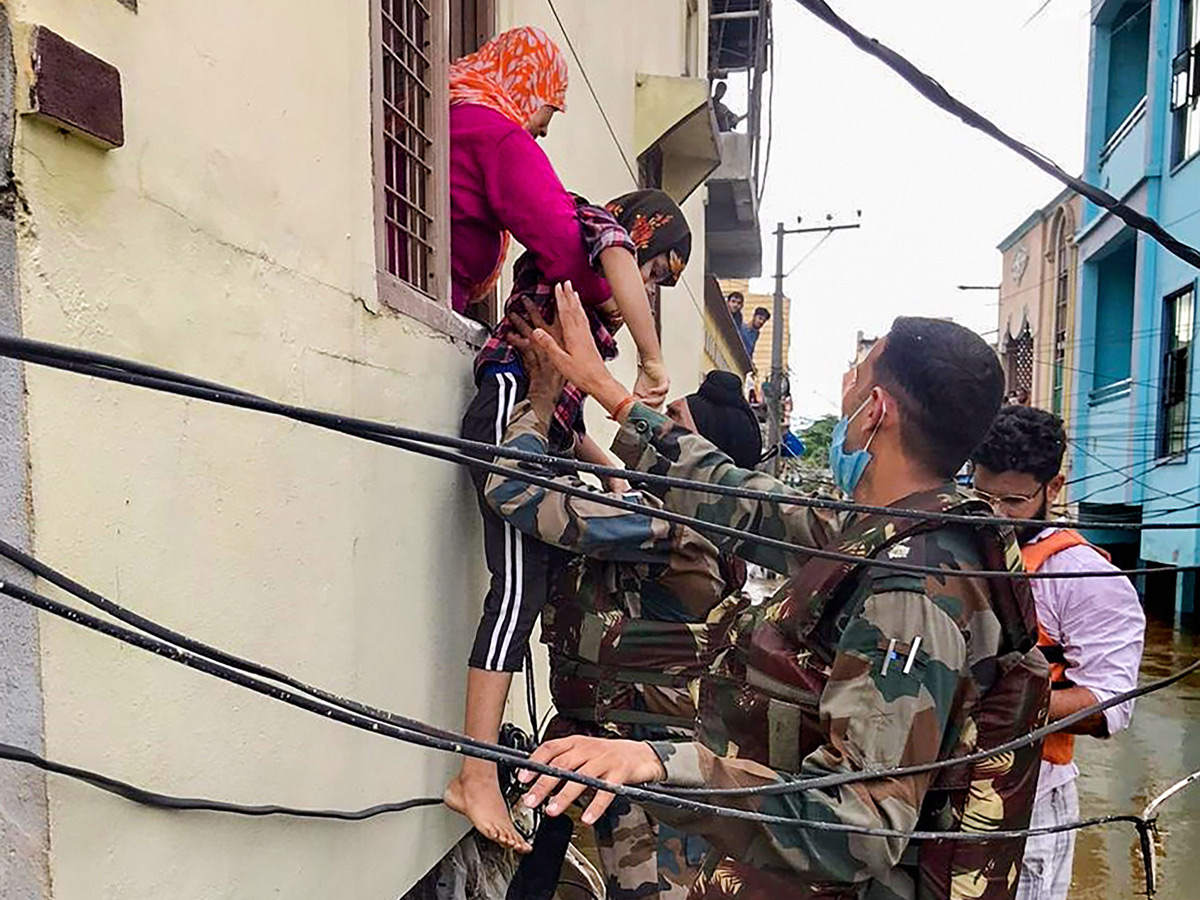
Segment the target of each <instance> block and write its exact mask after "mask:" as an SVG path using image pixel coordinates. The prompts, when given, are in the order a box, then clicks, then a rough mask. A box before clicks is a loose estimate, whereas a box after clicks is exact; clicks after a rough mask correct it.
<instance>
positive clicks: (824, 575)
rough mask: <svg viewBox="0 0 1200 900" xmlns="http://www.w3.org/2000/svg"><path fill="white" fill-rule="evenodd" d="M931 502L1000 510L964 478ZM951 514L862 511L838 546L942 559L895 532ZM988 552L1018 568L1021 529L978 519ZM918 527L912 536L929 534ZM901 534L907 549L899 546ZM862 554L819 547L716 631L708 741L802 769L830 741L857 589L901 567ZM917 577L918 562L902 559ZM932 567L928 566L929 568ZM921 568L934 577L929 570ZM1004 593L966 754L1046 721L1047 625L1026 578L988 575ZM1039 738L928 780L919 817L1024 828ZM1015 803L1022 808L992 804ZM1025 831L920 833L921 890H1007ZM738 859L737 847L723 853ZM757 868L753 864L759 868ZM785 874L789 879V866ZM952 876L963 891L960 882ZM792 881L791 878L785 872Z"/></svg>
mask: <svg viewBox="0 0 1200 900" xmlns="http://www.w3.org/2000/svg"><path fill="white" fill-rule="evenodd" d="M920 499H921V501H922V505H921V507H920V508H922V509H925V508H928V509H930V510H931V511H936V512H948V513H955V514H977V515H991V509H990V507H988V505H987V504H986V503H983V502H982V501H980V500H975V499H968V498H967V497H965V496H964V495H962V494H959V493H957V492H951V491H947V492H941V493H939V494H937V495H934V496H932V497H930V496H928V495H926V496H924V497H922V498H920ZM947 527H949V528H965V527H967V526H963V525H958V526H946V525H942V524H939V523H937V522H931V521H928V520H921V519H913V518H901V517H896V516H886V515H863V516H859V517H856V519H855V520H854V521H852V522H851V524H850V526H849V528H848V529H847V530H846V531H845V532H844V533H843V534H842V536H841V539H840V542H839V543H838V544H837V545H836V546H832V547H830V548H828V549H832V550H837V551H839V552H841V553H847V554H853V555H855V556H859V557H863V558H871V557H881V556H882V557H885V558H894V559H896V560H897V561H899V562H908V563H917V562H923V563H924V564H926V565H928V564H932V563H931V561H928V560H923V559H922V558H920V557H919V556H910V555H908V551H909V547H908V546H906V547H905V549H904V551H903V552H902V551H901V550H900V549H899V548H898V547H897V545H898V544H900V543H901V542H903V541H906V540H908V539H910V538H914V537H917V536H919V535H922V534H925V533H927V532H930V531H934V530H938V529H941V528H947ZM973 531H974V532H975V537H976V542H977V545H978V547H979V549H980V551H981V553H980V556H981V558H982V560H983V566H984V568H986V569H990V570H1000V571H1016V570H1019V568H1020V564H1021V561H1020V554H1019V553H1018V552H1017V547H1016V544H1015V542H1013V541H1012V539H1011V536H1010V535H1009V534H1007V533H1006V532H1005V531H1001V530H1000V529H999V528H996V527H993V526H987V525H981V526H977V527H974V528H973ZM921 544H922V542H921V541H913V542H912V544H911V545H910V546H916V547H919V546H921ZM893 548H896V552H895V553H889V552H888V551H890V550H892V549H893ZM871 573H872V570H871V569H870V567H865V566H863V565H862V564H861V563H851V562H842V561H835V560H828V559H816V558H814V559H811V560H809V561H808V562H807V563H806V564H805V565H804V567H803V568H802V569H801V570H800V572H799V573H798V575H797V577H796V578H795V579H794V580H793V586H792V590H791V592H790V595H789V596H788V597H787V598H786V599H785V600H783V601H781V602H779V603H775V604H771V605H769V606H766V607H760V608H757V609H744V610H743V611H741V614H740V615H737V616H734V617H731V618H730V619H729V620H728V621H726V622H725V623H723V627H722V628H718V629H714V631H713V632H712V634H711V642H712V647H711V648H710V652H712V653H713V655H714V658H715V659H716V660H717V664H716V666H715V677H712V678H705V679H704V680H703V681H702V684H701V692H700V705H701V714H700V727H701V729H702V737H703V739H704V741H705V743H706V744H707V745H708V746H709V747H711V748H713V749H714V750H715V751H716V752H718V753H720V752H726V753H730V754H732V755H736V756H738V757H743V758H749V759H753V760H755V761H757V762H760V763H763V764H765V765H769V766H770V767H771V768H773V769H777V770H780V771H783V772H787V773H791V774H795V773H797V772H799V770H800V766H801V763H802V761H803V760H804V758H805V757H806V756H807V755H808V754H809V753H811V752H813V751H814V750H816V749H817V748H818V747H820V746H821V745H822V744H823V743H824V735H823V731H822V728H821V722H820V715H819V710H818V702H819V699H820V695H821V693H822V691H823V690H824V688H825V683H826V681H827V679H828V676H829V669H830V666H831V665H832V663H833V659H834V655H835V649H836V646H837V643H838V640H839V638H840V636H841V634H842V632H843V631H844V629H845V627H846V624H847V622H848V620H849V619H850V617H851V616H852V615H853V614H854V613H855V612H856V610H855V609H854V608H852V601H853V600H855V598H856V597H857V596H858V595H859V594H860V588H861V587H862V579H863V578H864V577H868V576H869V577H873V578H874V580H875V584H876V586H877V588H878V589H886V588H887V580H888V578H889V577H890V576H889V573H887V572H886V571H882V570H879V569H876V570H874V574H873V575H872V574H871ZM896 577H898V578H901V579H904V580H906V581H911V580H912V576H911V575H906V574H904V573H898V574H897V576H896ZM919 577H921V576H919ZM921 578H922V582H924V578H923V577H921ZM989 587H990V590H991V598H992V605H993V609H994V611H995V614H996V616H997V618H998V619H999V620H1000V623H1001V627H1002V632H1003V636H1002V639H1001V647H1002V648H1007V651H1002V654H1001V655H1000V656H998V657H996V658H995V660H994V663H995V664H994V666H990V667H988V671H987V672H982V673H979V672H977V673H976V677H977V680H979V681H982V682H983V683H981V684H980V698H979V701H978V704H977V707H976V710H975V714H974V717H973V722H974V725H975V728H974V729H970V728H968V729H966V731H967V732H968V733H966V734H963V735H960V736H959V740H958V745H957V746H956V747H955V748H953V750H952V751H951V752H949V753H947V754H946V755H947V757H951V756H963V755H966V754H968V753H971V752H973V751H975V750H978V749H980V748H984V747H990V746H996V745H997V744H1001V743H1004V742H1006V741H1008V740H1011V739H1013V738H1017V737H1021V736H1023V735H1024V734H1025V733H1027V732H1028V731H1030V730H1032V728H1031V726H1030V724H1029V723H1030V722H1031V721H1032V722H1033V723H1034V726H1033V727H1036V726H1038V725H1041V724H1042V723H1043V722H1044V720H1045V712H1046V707H1047V704H1048V696H1049V690H1048V684H1049V680H1048V671H1047V668H1046V663H1045V660H1044V659H1043V657H1042V655H1041V653H1040V652H1039V651H1038V650H1037V648H1036V646H1035V642H1036V634H1037V625H1036V616H1035V612H1034V603H1033V597H1032V594H1031V592H1030V589H1029V583H1028V581H1023V580H1011V579H1007V578H995V579H992V580H991V583H990V585H989ZM1039 752H1040V747H1036V746H1035V747H1032V748H1029V749H1026V750H1023V751H1017V752H1016V753H1015V754H1009V755H1007V756H1005V757H1002V758H1000V759H998V760H988V761H984V762H981V763H977V764H975V765H974V766H969V765H966V766H956V767H952V768H949V769H943V770H940V771H939V772H938V773H937V774H936V775H935V778H934V781H933V784H932V785H931V786H930V788H929V790H928V792H927V794H926V798H925V802H924V805H923V807H922V811H921V814H920V816H919V820H918V826H917V827H918V829H920V830H933V831H959V830H964V831H965V830H972V831H975V830H997V829H1021V828H1025V827H1027V825H1028V822H1029V815H1030V813H1031V811H1032V803H1033V796H1034V793H1035V790H1036V785H1037V774H1038V766H1037V761H1038V754H1039ZM1006 808H1011V809H1013V810H1017V811H1018V812H1017V813H1016V814H1010V815H1005V816H1004V817H1003V818H1002V819H999V820H997V819H996V818H994V816H995V814H996V812H997V811H998V810H999V811H1000V812H1004V811H1005V809H1006ZM1023 852H1024V840H1023V839H1021V840H1015V841H1003V842H988V843H986V844H968V843H963V842H957V841H938V842H920V843H916V842H914V843H912V844H910V845H909V847H908V850H907V852H906V854H905V858H904V861H903V862H902V866H903V867H904V868H906V869H907V870H908V872H909V873H910V875H911V876H912V877H913V879H914V881H915V882H916V885H917V896H918V897H919V898H922V900H932V898H948V897H950V896H952V895H953V896H970V897H973V898H979V900H1009V898H1011V897H1012V896H1013V895H1014V892H1015V890H1016V874H1017V872H1019V869H1020V862H1021V858H1022V854H1023ZM730 863H733V864H734V865H737V864H736V863H734V862H733V861H730V860H725V861H723V862H722V865H727V864H730ZM747 874H748V873H747ZM784 882H786V879H784ZM952 884H953V886H954V891H957V892H958V893H953V894H952ZM781 886H782V884H781ZM856 890H857V888H851V887H849V886H847V887H846V888H845V890H844V891H843V892H841V893H839V890H838V889H837V888H834V887H832V886H831V887H827V888H823V887H816V888H814V894H813V895H814V896H819V897H821V898H825V897H831V898H832V897H841V896H845V897H854V896H857V894H856Z"/></svg>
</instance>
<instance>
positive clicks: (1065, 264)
mask: <svg viewBox="0 0 1200 900" xmlns="http://www.w3.org/2000/svg"><path fill="white" fill-rule="evenodd" d="M1073 230H1074V225H1073V222H1072V220H1071V219H1070V218H1069V217H1068V216H1067V214H1065V213H1062V214H1060V215H1059V218H1058V230H1057V236H1056V239H1055V242H1054V372H1053V385H1052V388H1051V407H1052V409H1053V411H1054V414H1055V415H1062V412H1063V408H1064V407H1065V405H1066V403H1065V400H1064V397H1063V393H1064V390H1065V387H1064V386H1065V384H1066V368H1067V342H1068V330H1069V329H1070V326H1071V322H1070V316H1069V313H1070V309H1069V306H1070V297H1071V269H1072V268H1073V266H1072V253H1071V244H1070V237H1071V233H1072V231H1073Z"/></svg>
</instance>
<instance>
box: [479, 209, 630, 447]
mask: <svg viewBox="0 0 1200 900" xmlns="http://www.w3.org/2000/svg"><path fill="white" fill-rule="evenodd" d="M575 204H576V209H575V213H576V216H577V217H578V219H579V225H580V231H581V232H582V233H583V242H584V246H585V247H586V249H587V254H588V261H589V262H590V263H591V265H592V268H594V269H596V270H597V271H599V268H600V254H601V253H603V252H604V251H605V250H607V249H609V248H610V247H624V248H625V249H626V250H628V251H629V252H630V254H632V255H633V256H634V257H636V256H637V248H636V247H635V246H634V243H633V240H632V239H631V238H630V237H629V233H628V232H627V231H625V229H624V228H622V227H621V225H620V224H619V223H618V222H617V220H616V219H615V218H613V216H612V214H611V213H610V212H608V210H606V209H603V208H602V207H599V206H592V205H591V204H589V203H587V201H585V200H583V198H581V197H576V198H575ZM605 299H607V298H586V299H585V301H584V303H585V305H584V311H585V312H586V313H587V316H588V324H589V325H591V328H592V338H593V339H594V340H595V342H596V347H597V349H598V350H599V351H600V356H601V357H603V358H604V359H605V360H610V359H614V358H615V357H616V355H617V341H616V339H615V338H614V337H613V336H612V332H611V331H610V330H609V327H608V323H607V322H605V321H604V318H603V317H602V316H601V315H600V313H599V312H598V311H597V310H596V309H595V308H594V306H590V305H587V301H588V300H591V301H592V302H593V303H595V302H603V300H605ZM525 300H529V301H531V302H532V303H533V304H534V306H536V307H537V309H538V311H539V312H540V313H541V314H542V316H543V317H544V318H545V319H546V320H547V321H549V322H553V321H554V310H555V301H554V282H552V281H550V280H548V279H547V278H546V276H545V275H543V274H542V271H541V269H539V268H538V265H537V262H536V260H535V257H534V255H533V254H532V253H529V252H526V253H524V254H522V255H521V258H520V259H518V260H517V262H516V264H515V265H514V266H513V290H512V294H511V295H510V296H509V298H508V300H507V302H505V304H504V318H502V319H501V320H500V323H499V324H498V325H497V326H496V327H495V329H493V331H492V334H491V337H489V338H488V340H487V343H485V344H484V345H483V348H482V349H481V350H480V351H479V355H478V356H476V357H475V383H476V384H478V383H479V381H480V379H481V378H482V377H483V376H484V374H485V372H486V370H487V369H488V368H489V367H491V366H505V367H511V366H513V365H516V366H520V365H521V354H520V353H519V352H517V350H516V349H515V348H513V347H512V345H510V344H509V343H508V342H507V341H506V340H505V335H508V334H510V333H511V332H512V331H513V326H512V324H511V323H510V322H509V321H508V316H509V314H510V313H513V312H517V313H519V314H521V315H524V314H525V307H524V305H523V301H525ZM586 398H587V395H586V394H585V393H584V392H583V391H581V390H580V389H579V388H577V387H576V386H575V385H573V384H571V383H570V382H567V383H566V385H564V387H563V391H562V394H561V395H560V396H559V398H558V405H557V406H556V407H555V410H554V422H553V423H552V425H551V429H550V435H549V438H550V443H551V445H552V446H567V447H569V446H571V445H572V444H573V443H574V435H576V434H583V433H584V426H583V401H584V400H585V399H586Z"/></svg>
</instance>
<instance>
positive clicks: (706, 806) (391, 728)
mask: <svg viewBox="0 0 1200 900" xmlns="http://www.w3.org/2000/svg"><path fill="white" fill-rule="evenodd" d="M0 594H3V595H5V596H7V597H9V598H11V599H13V600H16V601H17V602H20V603H23V604H25V605H28V606H32V607H34V608H35V609H39V610H41V611H43V612H46V613H49V614H50V615H54V616H56V617H59V618H62V619H65V620H67V621H69V622H72V623H74V624H76V625H80V626H82V627H85V628H88V629H90V630H93V631H97V632H99V633H101V634H104V635H105V636H107V637H110V638H113V639H116V640H118V641H121V642H123V643H126V644H129V645H131V646H135V647H138V648H139V649H142V650H145V651H148V652H150V653H154V654H156V655H158V656H160V657H163V658H165V659H168V660H171V661H172V662H175V663H177V664H179V665H182V666H185V667H188V668H191V669H195V670H197V671H199V672H202V673H204V674H206V675H210V676H213V677H216V678H219V679H221V680H224V681H228V682H231V683H233V684H235V685H237V686H239V687H242V688H245V689H248V690H251V691H254V692H255V693H258V694H261V695H264V696H266V697H269V698H271V699H273V700H276V701H278V702H281V703H285V704H288V705H291V706H295V707H297V708H300V709H303V710H306V711H307V712H310V713H314V714H316V715H321V716H324V717H326V718H328V719H331V720H333V721H337V722H340V723H342V724H345V725H350V726H352V727H355V728H359V729H362V730H365V731H369V732H372V733H374V734H378V735H380V736H382V737H388V738H392V739H396V740H400V741H403V742H405V743H410V744H416V745H419V746H423V747H427V748H430V749H435V750H443V751H448V752H454V753H459V754H463V755H467V756H473V757H476V758H479V759H487V760H490V761H493V762H512V759H511V756H510V755H509V754H507V753H501V752H499V751H500V750H502V749H504V748H499V747H496V748H495V749H489V748H487V747H482V746H472V745H467V744H461V743H456V742H454V741H447V740H444V739H442V738H439V737H435V736H432V735H430V734H423V733H420V732H416V731H413V730H411V729H406V728H401V727H398V726H395V725H390V724H386V723H383V722H378V721H372V720H370V719H367V718H365V717H362V716H358V715H356V714H354V713H350V712H348V711H346V710H344V709H339V708H336V707H332V706H328V705H326V704H322V703H320V702H319V701H316V700H314V699H312V698H309V697H305V696H303V695H301V694H298V693H296V692H293V691H290V690H287V689H286V688H281V687H278V686H276V685H271V684H269V683H267V682H265V681H262V680H260V679H257V678H254V677H252V676H250V675H247V674H245V673H243V672H240V671H238V670H235V669H232V668H229V667H227V666H221V665H218V664H216V663H214V662H211V661H210V660H207V659H204V658H202V657H200V656H197V655H195V654H192V653H189V652H188V651H186V650H182V649H181V648H179V647H176V646H174V645H172V644H169V643H166V642H164V641H160V640H158V639H156V638H153V637H149V636H147V635H142V634H139V633H137V632H134V631H131V630H129V629H127V628H125V627H123V626H121V625H117V624H114V623H111V622H107V621H105V620H103V619H99V618H97V617H95V616H91V615H89V614H87V613H84V612H82V611H80V610H78V609H75V608H73V607H70V606H67V605H66V604H63V603H60V602H58V601H56V600H53V599H51V598H49V597H46V596H44V595H41V594H38V593H36V592H34V591H30V590H28V589H26V588H23V587H20V586H19V585H15V584H12V583H9V582H0ZM1197 669H1200V660H1197V661H1196V662H1194V663H1193V664H1192V665H1191V666H1189V667H1187V668H1186V669H1183V670H1181V671H1180V672H1178V673H1176V674H1175V675H1173V676H1171V677H1169V678H1167V679H1161V680H1160V681H1159V682H1155V683H1154V684H1153V685H1147V686H1145V687H1143V688H1141V689H1140V692H1139V693H1137V694H1134V692H1127V693H1128V694H1130V695H1131V696H1140V695H1141V694H1144V693H1147V692H1150V691H1152V690H1161V689H1162V688H1164V687H1167V686H1169V685H1170V684H1173V683H1175V682H1176V681H1178V680H1179V679H1181V678H1183V677H1186V676H1187V675H1188V674H1190V673H1191V672H1193V671H1196V670H1197ZM1125 699H1129V698H1128V697H1127V696H1126V695H1120V696H1118V697H1115V698H1111V700H1110V701H1108V703H1109V705H1112V704H1113V703H1114V702H1122V701H1123V700H1125ZM1103 708H1105V705H1104V704H1098V705H1097V706H1096V707H1095V709H1096V710H1100V709H1103ZM1091 711H1092V710H1090V709H1089V710H1082V711H1081V713H1090V712H1091ZM1077 715H1078V714H1077ZM1064 723H1065V724H1064ZM1070 724H1072V722H1070V721H1068V720H1067V719H1063V720H1061V722H1057V723H1054V725H1051V726H1047V727H1046V728H1043V729H1041V730H1040V732H1047V731H1049V733H1053V732H1055V731H1058V730H1061V729H1062V728H1066V727H1069V725H1070ZM1041 736H1042V734H1041V733H1035V735H1034V736H1031V737H1029V738H1027V739H1025V740H1026V741H1027V742H1028V743H1029V744H1031V743H1035V742H1036V741H1037V740H1040V739H1041ZM1012 743H1014V742H1010V744H1006V745H1005V746H1004V747H1002V748H997V749H996V750H995V751H982V758H990V757H991V756H993V755H997V754H1003V753H1005V752H1010V751H1009V750H1008V749H1006V748H1008V747H1010V746H1011V744H1012ZM1026 745H1028V744H1026ZM18 749H19V748H18ZM978 755H979V754H976V755H975V756H978ZM971 758H974V757H963V758H961V759H949V760H941V761H938V762H934V763H930V764H927V765H925V766H917V767H905V768H903V769H896V770H886V771H884V770H878V771H859V772H850V773H845V774H844V775H842V776H831V777H832V778H834V779H835V780H836V782H837V783H838V784H852V783H858V782H862V781H873V780H878V779H880V778H891V777H897V776H895V775H893V772H895V773H906V772H907V771H908V769H919V770H920V771H925V772H927V771H938V770H940V769H944V768H950V767H953V766H957V765H962V764H963V763H964V762H966V761H967V760H968V759H971ZM519 767H520V768H523V769H528V770H530V771H533V772H537V773H539V774H543V775H550V776H553V777H555V778H559V779H562V780H566V781H573V782H576V783H579V784H583V785H585V786H587V787H591V788H594V789H596V790H602V791H607V792H610V793H613V794H615V795H617V796H624V797H627V798H629V799H630V800H633V801H636V802H639V803H651V804H657V805H659V806H666V807H670V808H674V809H680V810H685V811H690V812H698V813H704V814H708V815H717V816H724V817H727V818H732V819H741V820H744V821H750V822H758V823H761V824H770V825H776V826H780V827H787V828H798V829H805V830H814V831H829V832H839V833H844V834H864V835H871V836H879V837H897V838H905V839H908V840H955V841H964V842H971V843H974V842H981V841H992V840H1003V839H1010V838H1015V837H1021V836H1029V835H1033V834H1054V833H1059V832H1063V831H1071V830H1076V829H1078V828H1085V827H1091V826H1092V825H1100V824H1107V823H1111V822H1130V823H1134V824H1136V820H1137V817H1136V816H1116V817H1113V816H1109V817H1104V818H1102V819H1095V820H1087V821H1083V822H1072V823H1064V824H1062V825H1058V826H1051V827H1049V828H1046V829H1026V830H1020V831H1011V832H983V833H980V832H941V831H913V832H907V831H903V830H899V829H888V828H869V827H864V826H856V825H847V824H844V823H837V822H825V821H813V820H804V819H796V818H792V817H788V816H777V815H771V814H766V813H759V812H755V811H751V810H743V809H739V808H737V807H728V806H720V805H716V804H711V803H705V802H701V801H697V800H692V799H690V798H689V797H688V796H687V794H688V793H689V791H688V789H684V788H669V789H668V788H664V787H662V786H657V787H647V788H641V787H633V786H630V785H619V784H613V783H609V782H606V781H604V780H603V779H598V778H593V777H591V776H588V775H585V774H583V773H582V772H578V771H569V770H565V769H560V768H557V767H555V766H549V765H545V764H542V763H539V762H536V761H534V760H532V759H528V758H525V759H522V760H520V762H519ZM829 781H830V777H823V778H816V779H805V780H803V781H798V782H792V783H790V784H788V785H786V786H784V785H779V786H774V787H779V788H783V787H786V788H787V790H774V791H763V793H794V792H797V791H802V790H810V789H811V790H816V789H824V788H821V787H819V785H820V784H823V783H826V782H829ZM701 793H704V792H703V791H701ZM715 793H717V794H722V793H723V792H721V791H716V792H715Z"/></svg>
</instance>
